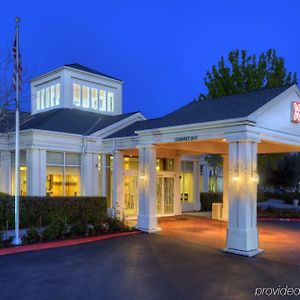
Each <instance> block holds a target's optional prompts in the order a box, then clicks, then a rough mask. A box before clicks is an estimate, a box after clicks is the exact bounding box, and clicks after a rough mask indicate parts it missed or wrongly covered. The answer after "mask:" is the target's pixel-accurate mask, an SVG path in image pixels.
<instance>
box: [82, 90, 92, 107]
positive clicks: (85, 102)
mask: <svg viewBox="0 0 300 300" xmlns="http://www.w3.org/2000/svg"><path fill="white" fill-rule="evenodd" d="M82 107H85V108H89V107H90V88H89V87H87V86H82Z"/></svg>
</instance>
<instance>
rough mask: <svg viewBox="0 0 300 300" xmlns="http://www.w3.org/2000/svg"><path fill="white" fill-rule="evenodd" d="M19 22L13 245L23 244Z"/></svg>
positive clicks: (17, 27) (17, 26)
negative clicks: (20, 220)
mask: <svg viewBox="0 0 300 300" xmlns="http://www.w3.org/2000/svg"><path fill="white" fill-rule="evenodd" d="M19 22H20V18H18V17H17V18H16V66H17V67H16V130H15V136H16V149H15V237H14V239H13V241H12V244H13V245H20V244H21V243H22V241H21V239H20V232H19V194H20V140H19V138H20V102H19V91H20V90H19Z"/></svg>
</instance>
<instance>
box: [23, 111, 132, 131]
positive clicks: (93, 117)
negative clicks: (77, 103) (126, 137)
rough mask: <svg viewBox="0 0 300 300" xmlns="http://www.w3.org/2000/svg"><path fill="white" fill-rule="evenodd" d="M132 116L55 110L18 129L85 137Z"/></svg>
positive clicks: (33, 117) (31, 120) (32, 117)
mask: <svg viewBox="0 0 300 300" xmlns="http://www.w3.org/2000/svg"><path fill="white" fill-rule="evenodd" d="M133 114H135V113H127V114H122V115H116V116H108V115H103V114H99V113H94V112H89V111H82V110H79V109H69V108H57V109H53V110H50V111H47V112H43V113H38V114H36V115H33V116H31V117H30V119H29V120H28V121H26V122H25V123H23V125H22V126H21V128H20V129H21V130H26V129H39V130H47V131H54V132H63V133H70V134H79V135H84V136H86V135H90V134H92V133H95V132H97V131H99V130H101V129H103V128H105V127H108V126H110V125H113V124H115V123H117V122H119V121H121V120H123V119H125V118H128V117H129V116H131V115H133Z"/></svg>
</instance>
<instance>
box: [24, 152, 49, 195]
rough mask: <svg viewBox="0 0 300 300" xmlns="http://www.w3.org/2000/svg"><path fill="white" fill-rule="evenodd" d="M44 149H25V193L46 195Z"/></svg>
mask: <svg viewBox="0 0 300 300" xmlns="http://www.w3.org/2000/svg"><path fill="white" fill-rule="evenodd" d="M46 160H47V158H46V150H42V149H27V150H26V165H27V174H26V177H27V195H28V196H45V195H46V163H47V162H46Z"/></svg>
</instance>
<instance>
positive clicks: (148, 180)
mask: <svg viewBox="0 0 300 300" xmlns="http://www.w3.org/2000/svg"><path fill="white" fill-rule="evenodd" d="M138 186H139V208H138V222H137V228H138V229H140V230H142V231H145V232H148V233H151V232H155V231H157V230H159V229H158V227H157V208H156V149H155V147H154V146H153V145H149V146H143V147H141V148H139V185H138Z"/></svg>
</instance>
